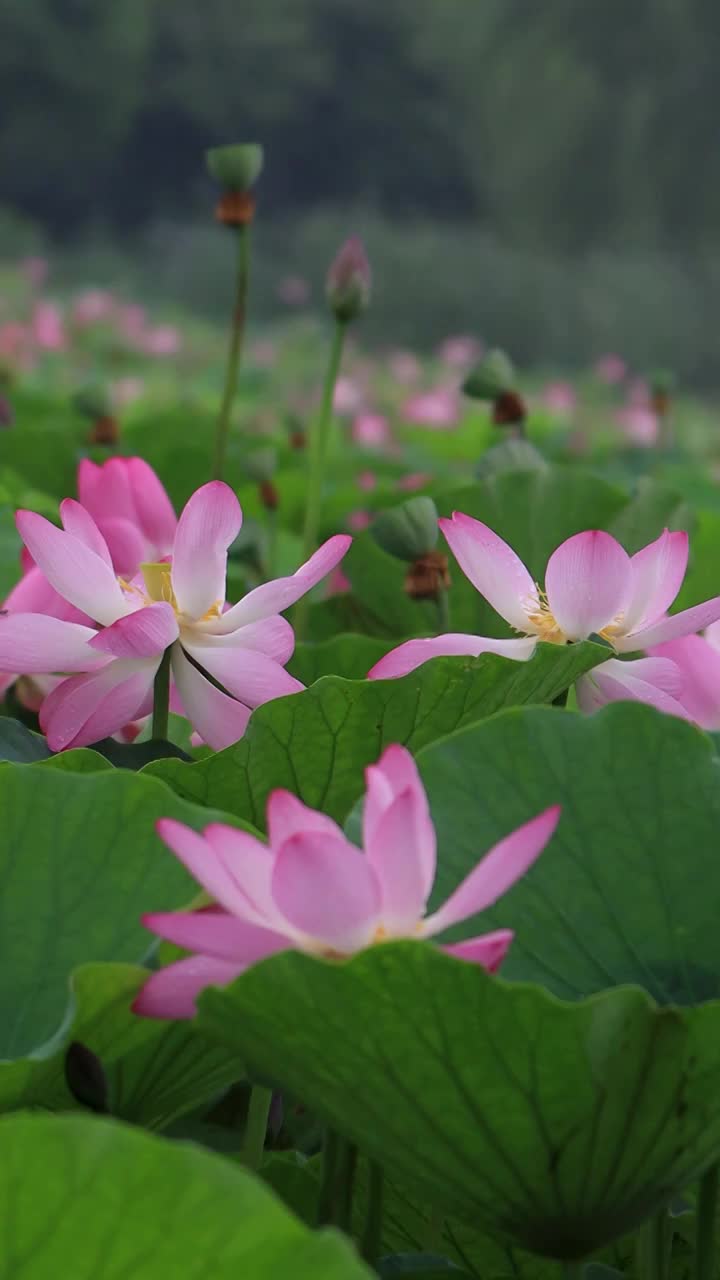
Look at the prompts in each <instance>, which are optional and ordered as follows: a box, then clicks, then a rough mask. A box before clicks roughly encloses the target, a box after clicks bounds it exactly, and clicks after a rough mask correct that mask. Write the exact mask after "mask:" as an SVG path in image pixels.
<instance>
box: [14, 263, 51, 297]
mask: <svg viewBox="0 0 720 1280" xmlns="http://www.w3.org/2000/svg"><path fill="white" fill-rule="evenodd" d="M20 269H21V271H22V273H23V275H24V276H25V279H26V280H27V282H28V284H29V285H30V287H31V288H32V289H41V288H42V286H43V285H44V284H45V281H46V280H47V278H48V274H49V272H50V263H49V262H48V260H47V258H40V257H36V256H33V257H30V258H23V260H22V262H21V263H20Z"/></svg>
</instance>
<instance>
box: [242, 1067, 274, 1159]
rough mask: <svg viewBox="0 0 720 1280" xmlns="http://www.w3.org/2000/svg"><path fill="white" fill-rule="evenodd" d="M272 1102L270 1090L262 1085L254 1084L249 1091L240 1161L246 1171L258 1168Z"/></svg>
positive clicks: (263, 1148)
mask: <svg viewBox="0 0 720 1280" xmlns="http://www.w3.org/2000/svg"><path fill="white" fill-rule="evenodd" d="M271 1102H272V1089H266V1088H265V1086H264V1085H261V1084H254V1085H253V1087H252V1089H251V1090H250V1102H249V1103H248V1113H247V1121H246V1123H245V1137H244V1138H243V1145H242V1153H241V1156H240V1159H241V1161H242V1163H243V1164H244V1165H246V1167H247V1168H248V1169H253V1170H257V1169H259V1168H260V1165H261V1163H262V1158H263V1151H264V1150H265V1138H266V1137H267V1127H268V1116H269V1114H270V1103H271Z"/></svg>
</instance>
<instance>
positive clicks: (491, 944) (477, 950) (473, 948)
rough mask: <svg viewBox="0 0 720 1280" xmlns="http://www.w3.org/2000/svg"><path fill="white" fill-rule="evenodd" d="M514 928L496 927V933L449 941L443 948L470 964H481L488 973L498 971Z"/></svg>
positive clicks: (512, 936)
mask: <svg viewBox="0 0 720 1280" xmlns="http://www.w3.org/2000/svg"><path fill="white" fill-rule="evenodd" d="M514 936H515V935H514V933H513V931H512V929H496V930H495V932H494V933H484V934H482V935H481V936H480V937H479V938H468V939H467V941H466V942H447V943H445V945H444V946H443V948H442V950H443V951H447V953H448V955H451V956H456V957H457V959H458V960H468V961H469V962H470V964H479V965H480V966H481V968H483V969H487V971H488V973H496V972H497V970H498V969H499V968H500V965H501V964H502V962H503V960H504V959H505V956H506V955H507V953H508V950H509V948H510V943H511V942H512V940H513V938H514Z"/></svg>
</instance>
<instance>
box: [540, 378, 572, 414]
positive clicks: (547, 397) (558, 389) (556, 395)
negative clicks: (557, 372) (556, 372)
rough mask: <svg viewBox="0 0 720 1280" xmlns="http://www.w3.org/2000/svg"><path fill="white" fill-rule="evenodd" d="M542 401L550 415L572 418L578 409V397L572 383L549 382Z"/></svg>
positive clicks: (544, 388) (543, 392)
mask: <svg viewBox="0 0 720 1280" xmlns="http://www.w3.org/2000/svg"><path fill="white" fill-rule="evenodd" d="M541 400H542V403H543V405H544V406H545V408H546V409H548V410H549V411H550V413H557V414H559V415H561V416H566V415H567V416H568V417H569V416H570V415H571V414H573V413H574V412H575V409H576V408H577V395H576V392H575V388H574V387H573V386H572V384H571V383H570V382H549V383H548V384H547V386H546V387H543V390H542V394H541Z"/></svg>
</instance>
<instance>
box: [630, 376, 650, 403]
mask: <svg viewBox="0 0 720 1280" xmlns="http://www.w3.org/2000/svg"><path fill="white" fill-rule="evenodd" d="M651 401H652V396H651V393H650V388H649V386H648V384H647V382H646V381H645V379H644V378H633V380H632V382H631V383H630V386H629V387H628V393H627V403H628V404H629V405H632V407H633V408H634V409H636V408H640V409H649V408H650V407H651Z"/></svg>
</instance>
